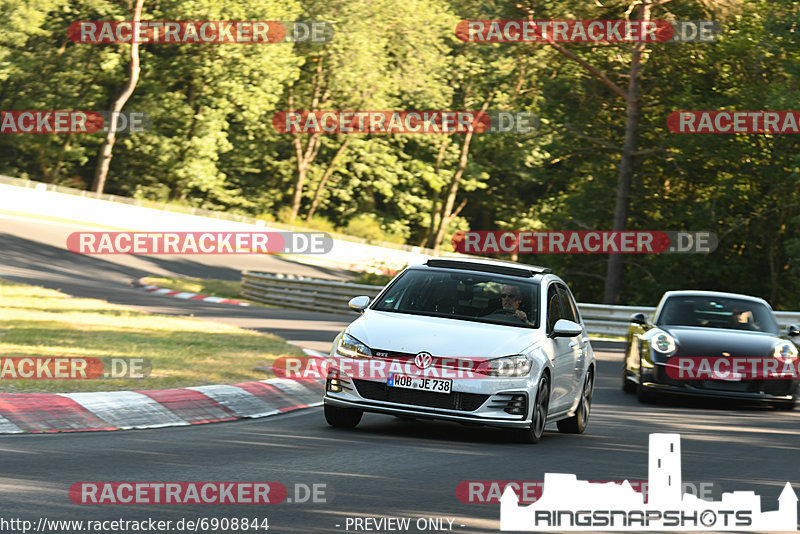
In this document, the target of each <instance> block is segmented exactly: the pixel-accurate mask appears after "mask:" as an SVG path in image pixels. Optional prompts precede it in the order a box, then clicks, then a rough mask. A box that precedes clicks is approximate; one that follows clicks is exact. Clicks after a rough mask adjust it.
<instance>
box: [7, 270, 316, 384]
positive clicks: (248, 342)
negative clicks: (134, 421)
mask: <svg viewBox="0 0 800 534" xmlns="http://www.w3.org/2000/svg"><path fill="white" fill-rule="evenodd" d="M300 355H302V351H301V350H300V349H298V348H297V347H294V346H292V345H289V344H288V343H286V342H285V341H283V340H282V339H280V338H278V337H277V336H273V335H269V334H261V333H259V332H254V331H251V330H244V329H241V328H238V327H235V326H229V325H225V324H221V323H215V322H210V321H202V320H199V319H194V318H187V317H171V316H164V315H156V314H148V313H145V312H140V311H137V310H133V309H130V308H127V307H125V306H119V305H116V304H110V303H108V302H105V301H102V300H95V299H83V298H75V297H71V296H70V295H66V294H64V293H60V292H58V291H52V290H49V289H44V288H41V287H35V286H29V285H23V284H14V283H10V282H7V281H5V280H0V358H9V357H33V356H39V357H115V358H146V359H147V360H149V362H150V364H151V366H152V372H151V374H150V376H148V377H146V378H140V379H123V380H114V379H93V380H76V379H47V380H32V379H23V380H18V379H8V378H7V377H8V376H10V375H9V374H8V373H2V374H0V392H23V393H68V392H77V391H117V390H138V389H162V388H172V387H186V386H199V385H207V384H233V383H236V382H243V381H248V380H263V379H265V378H270V377H271V375H269V374H267V373H266V372H263V371H259V370H254V368H257V367H260V368H263V367H269V366H270V365H271V362H272V360H274V359H275V358H277V357H280V356H300ZM2 369H4V368H3V367H0V372H1V371H2Z"/></svg>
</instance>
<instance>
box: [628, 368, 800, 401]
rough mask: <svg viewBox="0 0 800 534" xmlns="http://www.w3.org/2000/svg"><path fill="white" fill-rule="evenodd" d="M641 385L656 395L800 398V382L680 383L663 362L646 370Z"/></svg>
mask: <svg viewBox="0 0 800 534" xmlns="http://www.w3.org/2000/svg"><path fill="white" fill-rule="evenodd" d="M641 385H642V387H645V388H647V389H649V390H651V391H654V392H656V391H663V392H665V393H674V394H677V395H691V396H695V397H708V398H723V399H741V400H754V401H783V402H793V401H796V400H797V398H798V397H800V380H763V379H759V380H736V381H734V380H731V381H728V380H676V379H674V378H672V377H670V376H669V375H668V374H667V370H666V365H665V363H663V362H656V363H655V366H654V367H653V368H648V369H642V375H641Z"/></svg>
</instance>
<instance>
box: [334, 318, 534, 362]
mask: <svg viewBox="0 0 800 534" xmlns="http://www.w3.org/2000/svg"><path fill="white" fill-rule="evenodd" d="M347 332H348V333H349V334H350V335H352V336H353V337H355V338H356V339H358V340H359V341H361V342H362V343H364V344H366V345H367V346H368V347H370V348H371V349H373V350H378V351H381V350H384V351H391V352H405V353H410V354H416V353H418V352H423V351H425V352H429V353H431V354H432V355H433V356H440V357H447V358H497V357H500V356H510V355H513V354H520V353H524V352H526V351H527V350H528V349H530V348H531V347H532V345H534V342H535V341H536V338H537V332H538V331H537V330H534V329H530V328H518V327H513V326H504V325H494V324H486V323H478V322H474V321H460V320H456V319H445V318H441V317H429V316H419V315H407V314H403V313H393V312H381V311H374V310H365V312H364V315H362V316H361V317H360V318H358V319H357V320H356V321H355V322H353V324H351V325H350V327H349V328H348V329H347Z"/></svg>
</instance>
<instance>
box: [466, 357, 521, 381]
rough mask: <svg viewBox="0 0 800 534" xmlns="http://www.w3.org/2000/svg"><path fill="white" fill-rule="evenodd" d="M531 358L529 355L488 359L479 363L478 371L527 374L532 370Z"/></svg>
mask: <svg viewBox="0 0 800 534" xmlns="http://www.w3.org/2000/svg"><path fill="white" fill-rule="evenodd" d="M531 363H532V362H531V360H530V358H528V357H527V356H524V355H522V354H519V355H517V356H507V357H505V358H497V359H495V360H486V361H484V362H481V364H480V365H478V367H477V369H476V371H478V372H480V373H483V374H486V375H489V376H525V375H527V374H528V373H530V372H531Z"/></svg>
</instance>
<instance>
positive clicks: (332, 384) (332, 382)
mask: <svg viewBox="0 0 800 534" xmlns="http://www.w3.org/2000/svg"><path fill="white" fill-rule="evenodd" d="M325 389H326V390H327V391H330V392H331V393H339V392H340V391H342V385H341V384H340V383H339V380H338V379H337V378H329V379H328V380H327V381H326V382H325Z"/></svg>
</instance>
